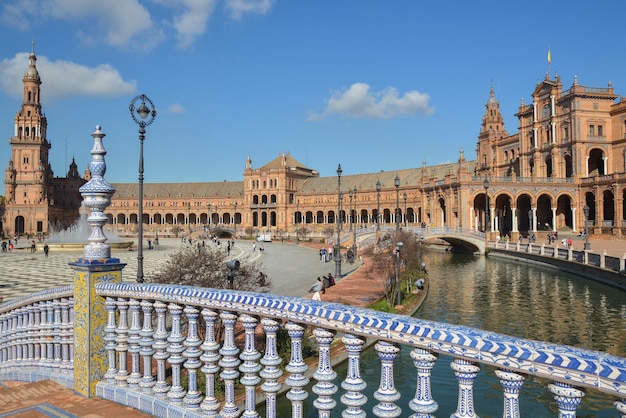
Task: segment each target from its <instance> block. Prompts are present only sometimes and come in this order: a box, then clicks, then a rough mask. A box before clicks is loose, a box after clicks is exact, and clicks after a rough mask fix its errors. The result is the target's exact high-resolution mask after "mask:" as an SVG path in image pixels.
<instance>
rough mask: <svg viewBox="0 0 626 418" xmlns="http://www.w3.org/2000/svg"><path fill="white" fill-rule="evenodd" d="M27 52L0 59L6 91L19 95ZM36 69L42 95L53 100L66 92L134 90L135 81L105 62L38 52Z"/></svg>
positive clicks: (91, 93) (105, 93)
mask: <svg viewBox="0 0 626 418" xmlns="http://www.w3.org/2000/svg"><path fill="white" fill-rule="evenodd" d="M28 56H29V54H28V53H26V52H20V53H18V54H16V55H15V57H13V58H10V59H6V58H5V59H3V60H2V61H0V89H1V90H2V91H4V92H5V93H7V94H9V95H11V96H14V97H18V98H19V97H22V94H23V92H24V91H23V89H24V85H23V84H22V78H23V77H24V73H25V72H26V69H27V68H28V64H29V61H28ZM37 70H39V72H40V74H45V77H43V78H42V82H43V83H42V85H41V90H42V96H43V97H44V98H45V99H46V100H54V99H58V98H61V97H65V96H102V97H113V96H124V95H128V94H132V93H134V92H135V90H136V82H135V81H134V80H133V81H125V80H123V79H122V76H121V75H120V73H119V72H118V71H117V70H116V69H115V68H113V67H111V66H110V65H107V64H101V65H98V66H96V67H86V66H84V65H80V64H76V63H74V62H70V61H62V60H58V61H50V60H49V59H48V58H46V57H45V56H37Z"/></svg>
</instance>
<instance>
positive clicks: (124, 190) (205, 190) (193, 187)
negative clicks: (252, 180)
mask: <svg viewBox="0 0 626 418" xmlns="http://www.w3.org/2000/svg"><path fill="white" fill-rule="evenodd" d="M112 186H113V187H115V194H114V195H113V198H114V199H116V198H118V199H119V198H132V197H135V196H137V194H138V185H137V183H113V184H112ZM143 192H144V197H145V198H158V197H163V198H177V197H185V198H189V197H205V196H209V197H213V196H224V197H228V196H232V197H238V196H243V182H242V181H223V182H214V183H145V184H144V186H143Z"/></svg>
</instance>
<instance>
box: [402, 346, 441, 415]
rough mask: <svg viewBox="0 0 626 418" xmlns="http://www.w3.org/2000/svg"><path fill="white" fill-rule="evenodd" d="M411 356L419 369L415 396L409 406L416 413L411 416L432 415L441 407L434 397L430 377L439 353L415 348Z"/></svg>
mask: <svg viewBox="0 0 626 418" xmlns="http://www.w3.org/2000/svg"><path fill="white" fill-rule="evenodd" d="M411 358H412V359H413V364H414V365H415V368H416V369H417V385H416V389H415V397H414V398H413V399H411V401H410V402H409V408H411V409H412V410H413V411H415V412H416V413H415V414H413V415H411V417H414V418H424V417H432V416H433V415H432V414H433V413H434V412H435V411H436V410H437V409H438V408H439V405H438V404H437V402H435V400H434V399H433V397H432V391H431V383H430V377H431V374H432V370H433V367H435V362H436V361H437V358H438V355H437V353H433V352H431V351H430V350H428V349H425V348H414V349H413V351H411Z"/></svg>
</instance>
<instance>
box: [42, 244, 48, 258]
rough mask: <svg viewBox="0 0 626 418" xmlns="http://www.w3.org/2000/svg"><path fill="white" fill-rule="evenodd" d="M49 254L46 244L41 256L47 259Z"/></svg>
mask: <svg viewBox="0 0 626 418" xmlns="http://www.w3.org/2000/svg"><path fill="white" fill-rule="evenodd" d="M49 252H50V247H49V246H48V243H47V242H46V244H45V245H44V246H43V255H44V257H45V258H48V253H49Z"/></svg>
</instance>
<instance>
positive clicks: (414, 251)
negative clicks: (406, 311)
mask: <svg viewBox="0 0 626 418" xmlns="http://www.w3.org/2000/svg"><path fill="white" fill-rule="evenodd" d="M396 241H402V243H403V246H402V251H401V253H400V255H401V261H400V263H401V267H402V271H401V282H402V281H405V282H406V284H405V290H406V289H410V283H411V281H412V280H414V279H415V278H416V277H415V275H416V274H417V275H419V274H420V273H419V272H420V262H421V245H420V243H419V241H418V239H417V237H416V236H415V235H413V234H411V233H408V232H401V233H400V235H399V236H398V239H396V237H395V234H394V235H392V234H389V235H386V236H383V237H381V240H380V241H379V243H378V245H377V246H371V247H369V248H368V249H367V250H366V251H365V253H364V255H366V256H369V257H371V259H372V273H375V274H372V277H373V278H374V280H376V281H379V282H381V284H382V287H383V291H384V293H385V299H386V301H387V306H389V307H390V308H391V307H393V306H394V305H395V301H396V300H397V297H398V291H399V289H398V281H397V280H396V269H397V268H398V259H397V256H396V254H395V249H396Z"/></svg>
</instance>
